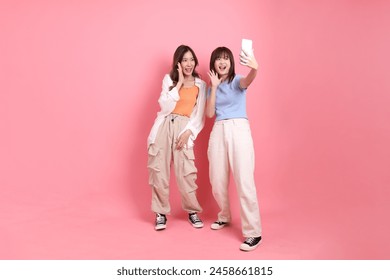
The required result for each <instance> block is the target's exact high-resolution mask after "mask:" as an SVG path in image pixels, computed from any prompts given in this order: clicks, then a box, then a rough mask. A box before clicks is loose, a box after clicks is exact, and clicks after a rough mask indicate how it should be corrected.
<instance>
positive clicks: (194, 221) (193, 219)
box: [190, 214, 201, 223]
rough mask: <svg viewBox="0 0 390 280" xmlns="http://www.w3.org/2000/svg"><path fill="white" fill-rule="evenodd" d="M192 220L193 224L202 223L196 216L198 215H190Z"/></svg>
mask: <svg viewBox="0 0 390 280" xmlns="http://www.w3.org/2000/svg"><path fill="white" fill-rule="evenodd" d="M190 219H191V221H192V222H193V223H200V222H201V220H200V219H199V217H198V215H196V214H190Z"/></svg>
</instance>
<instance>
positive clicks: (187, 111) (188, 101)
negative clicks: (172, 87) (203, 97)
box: [172, 86, 199, 117]
mask: <svg viewBox="0 0 390 280" xmlns="http://www.w3.org/2000/svg"><path fill="white" fill-rule="evenodd" d="M198 93H199V88H198V87H197V86H193V87H189V88H184V87H182V88H181V89H180V90H179V96H180V99H179V101H177V103H176V107H175V109H174V110H173V111H172V114H178V115H182V116H187V117H190V116H191V113H192V109H194V107H195V104H196V98H197V97H198Z"/></svg>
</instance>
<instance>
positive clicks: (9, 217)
mask: <svg viewBox="0 0 390 280" xmlns="http://www.w3.org/2000/svg"><path fill="white" fill-rule="evenodd" d="M205 191H206V190H203V191H201V194H202V193H205ZM135 193H136V191H135V190H134V193H133V194H132V195H131V196H128V197H126V196H122V197H120V196H112V197H110V196H107V195H99V194H92V193H91V194H89V195H88V196H85V197H78V198H76V199H74V200H72V201H64V200H61V197H60V195H58V196H56V195H55V194H51V195H48V196H47V197H46V198H42V200H41V202H40V203H37V202H32V201H33V198H32V197H24V198H22V199H19V200H16V199H15V197H14V199H12V195H10V194H8V196H6V197H7V199H0V200H1V201H0V202H1V204H0V208H1V213H0V218H1V221H2V226H1V229H0V248H1V252H0V259H16V260H17V259H153V260H155V259H275V260H276V259H389V258H390V245H389V244H390V243H389V242H388V236H389V227H388V222H387V221H386V220H382V222H380V220H378V218H379V219H385V218H386V217H387V214H388V212H387V213H381V211H380V210H381V208H382V209H385V208H386V207H385V206H383V205H382V206H381V205H380V204H377V205H373V204H372V205H366V206H365V205H355V207H354V205H353V203H352V204H351V203H349V204H348V205H349V206H348V207H344V208H340V209H338V206H339V205H340V204H342V203H343V202H342V200H335V201H334V204H333V206H332V207H328V208H326V210H324V209H322V207H323V206H324V205H325V204H326V199H327V198H325V200H324V201H323V202H315V201H310V197H307V198H305V199H304V200H305V201H310V202H307V204H306V205H302V204H301V203H302V202H303V201H304V200H303V199H301V201H299V200H298V199H297V197H295V198H292V199H291V200H289V201H284V205H276V204H277V203H275V202H276V201H277V200H275V198H273V199H272V201H273V204H274V205H271V204H270V203H267V200H266V199H265V198H264V199H263V200H264V203H262V219H263V231H264V235H263V237H264V240H263V243H262V244H261V246H260V247H259V248H258V249H257V250H255V251H253V252H249V253H248V252H241V251H239V249H238V247H239V245H240V242H241V241H242V237H241V233H240V224H239V219H238V217H237V213H238V210H237V209H236V208H235V207H234V209H233V213H236V215H235V216H234V221H233V223H232V225H231V226H230V227H227V228H225V229H223V230H220V231H213V230H211V229H210V228H209V226H210V223H211V222H213V220H214V217H215V213H216V208H215V206H213V205H214V202H213V201H212V198H211V197H210V196H209V195H205V194H203V195H202V203H203V205H210V207H207V209H206V210H205V211H204V213H203V214H202V218H203V219H204V222H205V227H204V228H203V229H194V228H192V227H191V226H190V224H189V223H188V222H187V220H186V215H185V214H184V213H183V212H182V211H181V210H180V205H179V203H178V202H177V201H176V200H175V201H173V203H172V207H173V208H174V210H173V213H172V215H171V216H169V217H168V218H169V221H168V228H167V229H166V230H165V231H161V232H156V231H154V229H153V219H154V216H153V214H152V213H150V212H149V211H148V206H149V197H148V195H149V194H148V192H146V191H143V192H139V195H135ZM175 196H176V194H174V195H173V197H174V198H175ZM232 196H234V197H232V199H233V198H236V197H235V193H234V191H233V194H232ZM3 198H4V196H3ZM34 201H37V200H35V199H34ZM261 201H262V200H261ZM262 202H263V201H262ZM294 203H297V204H296V205H294ZM298 204H301V205H300V207H298ZM365 207H366V210H364V208H365ZM305 208H306V209H307V210H305ZM359 209H360V210H359ZM356 210H358V212H356ZM371 215H376V218H377V219H376V220H375V221H374V220H373V219H371Z"/></svg>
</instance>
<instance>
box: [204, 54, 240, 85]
mask: <svg viewBox="0 0 390 280" xmlns="http://www.w3.org/2000/svg"><path fill="white" fill-rule="evenodd" d="M210 71H214V72H216V73H217V74H218V77H219V78H222V80H227V81H228V82H229V83H230V82H231V81H232V80H233V78H234V76H235V75H236V72H235V70H234V57H233V53H232V51H231V50H229V49H228V48H226V47H218V48H216V49H215V50H214V51H213V52H212V53H211V58H210Z"/></svg>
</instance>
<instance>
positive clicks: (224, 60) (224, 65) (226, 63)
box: [214, 53, 231, 80]
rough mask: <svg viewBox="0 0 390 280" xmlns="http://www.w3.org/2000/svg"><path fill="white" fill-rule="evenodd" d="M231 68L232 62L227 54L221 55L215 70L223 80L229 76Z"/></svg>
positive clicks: (216, 61)
mask: <svg viewBox="0 0 390 280" xmlns="http://www.w3.org/2000/svg"><path fill="white" fill-rule="evenodd" d="M230 66H231V62H230V58H229V56H228V55H227V53H221V55H220V56H219V57H217V59H216V60H215V62H214V69H215V71H216V72H217V73H218V75H219V77H220V78H222V79H223V80H224V79H226V77H227V76H228V75H229V71H230Z"/></svg>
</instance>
